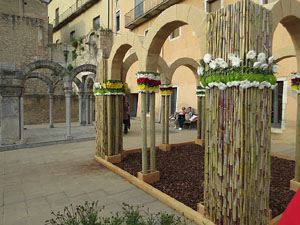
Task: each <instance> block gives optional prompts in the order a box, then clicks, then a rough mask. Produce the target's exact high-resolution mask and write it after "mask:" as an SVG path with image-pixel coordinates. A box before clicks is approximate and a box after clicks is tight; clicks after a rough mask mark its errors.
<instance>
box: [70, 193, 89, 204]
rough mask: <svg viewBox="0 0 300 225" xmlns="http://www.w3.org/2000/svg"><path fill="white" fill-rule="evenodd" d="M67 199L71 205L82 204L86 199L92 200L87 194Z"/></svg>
mask: <svg viewBox="0 0 300 225" xmlns="http://www.w3.org/2000/svg"><path fill="white" fill-rule="evenodd" d="M69 199H70V201H71V203H72V204H73V205H83V204H84V203H85V202H86V201H88V202H92V199H91V198H90V196H89V195H88V194H82V195H77V196H74V197H71V198H69Z"/></svg>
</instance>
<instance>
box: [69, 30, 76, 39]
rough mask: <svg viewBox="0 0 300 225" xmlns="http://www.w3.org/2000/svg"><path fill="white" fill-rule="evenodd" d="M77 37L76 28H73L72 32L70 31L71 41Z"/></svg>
mask: <svg viewBox="0 0 300 225" xmlns="http://www.w3.org/2000/svg"><path fill="white" fill-rule="evenodd" d="M74 39H75V30H73V31H72V32H71V33H70V41H73V40H74Z"/></svg>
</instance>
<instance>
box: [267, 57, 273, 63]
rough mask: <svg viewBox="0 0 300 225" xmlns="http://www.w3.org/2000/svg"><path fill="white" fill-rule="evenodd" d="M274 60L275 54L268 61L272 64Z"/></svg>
mask: <svg viewBox="0 0 300 225" xmlns="http://www.w3.org/2000/svg"><path fill="white" fill-rule="evenodd" d="M273 62H274V56H271V57H270V58H269V59H268V63H269V64H272V63H273Z"/></svg>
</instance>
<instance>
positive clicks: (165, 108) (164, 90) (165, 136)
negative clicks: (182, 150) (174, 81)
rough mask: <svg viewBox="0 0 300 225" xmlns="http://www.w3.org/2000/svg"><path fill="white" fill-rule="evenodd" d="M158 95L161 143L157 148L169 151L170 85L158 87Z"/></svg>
mask: <svg viewBox="0 0 300 225" xmlns="http://www.w3.org/2000/svg"><path fill="white" fill-rule="evenodd" d="M160 94H161V99H162V102H161V104H162V114H161V116H162V143H161V144H160V145H159V148H160V150H162V151H171V145H170V144H169V107H170V96H171V95H172V85H171V84H162V85H160Z"/></svg>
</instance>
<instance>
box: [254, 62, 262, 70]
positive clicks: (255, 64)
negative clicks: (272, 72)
mask: <svg viewBox="0 0 300 225" xmlns="http://www.w3.org/2000/svg"><path fill="white" fill-rule="evenodd" d="M260 65H261V62H255V63H254V65H253V67H254V68H255V69H257V68H259V67H260Z"/></svg>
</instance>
